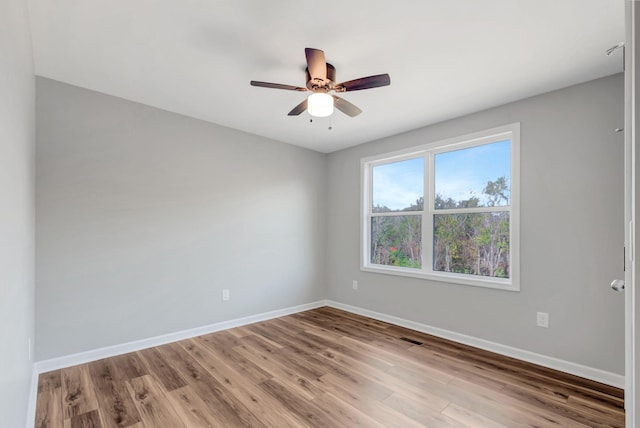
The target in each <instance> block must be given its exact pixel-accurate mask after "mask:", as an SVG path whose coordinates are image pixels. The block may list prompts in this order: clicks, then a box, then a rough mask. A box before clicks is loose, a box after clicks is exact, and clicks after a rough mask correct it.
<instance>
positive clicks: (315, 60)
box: [304, 48, 327, 83]
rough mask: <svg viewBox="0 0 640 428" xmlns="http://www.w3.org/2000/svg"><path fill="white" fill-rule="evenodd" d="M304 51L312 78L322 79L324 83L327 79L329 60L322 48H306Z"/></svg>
mask: <svg viewBox="0 0 640 428" xmlns="http://www.w3.org/2000/svg"><path fill="white" fill-rule="evenodd" d="M304 53H305V55H306V57H307V70H309V76H311V80H321V81H322V82H323V83H324V81H325V80H327V61H326V60H325V58H324V52H323V51H321V50H320V49H313V48H305V50H304Z"/></svg>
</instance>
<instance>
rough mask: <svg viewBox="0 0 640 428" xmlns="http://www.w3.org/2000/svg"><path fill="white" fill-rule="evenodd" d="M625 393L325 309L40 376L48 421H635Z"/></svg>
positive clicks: (67, 426) (42, 417)
mask: <svg viewBox="0 0 640 428" xmlns="http://www.w3.org/2000/svg"><path fill="white" fill-rule="evenodd" d="M623 408H624V406H623V392H622V390H620V389H617V388H613V387H610V386H607V385H602V384H599V383H596V382H593V381H589V380H586V379H582V378H578V377H575V376H571V375H568V374H565V373H561V372H557V371H554V370H551V369H547V368H543V367H539V366H534V365H531V364H528V363H524V362H521V361H518V360H514V359H511V358H507V357H503V356H500V355H496V354H493V353H490V352H487V351H482V350H479V349H475V348H470V347H468V346H464V345H460V344H457V343H454V342H450V341H447V340H443V339H438V338H435V337H433V336H429V335H426V334H423V333H419V332H416V331H412V330H408V329H405V328H402V327H398V326H394V325H391V324H386V323H383V322H380V321H376V320H372V319H369V318H364V317H361V316H358V315H354V314H351V313H348V312H343V311H340V310H337V309H333V308H328V307H323V308H319V309H314V310H311V311H307V312H302V313H298V314H294V315H290V316H286V317H283V318H278V319H273V320H269V321H265V322H260V323H256V324H252V325H248V326H244V327H239V328H234V329H231V330H226V331H222V332H218V333H213V334H209V335H205V336H199V337H196V338H193V339H188V340H184V341H181V342H176V343H171V344H168V345H164V346H159V347H156V348H150V349H145V350H143V351H139V352H133V353H130V354H126V355H121V356H118V357H113V358H108V359H104V360H100V361H95V362H92V363H88V364H84V365H80V366H75V367H71V368H66V369H62V370H56V371H53V372H49V373H44V374H42V375H40V379H39V385H38V401H37V410H36V425H35V426H36V427H38V428H44V427H62V428H75V427H135V428H144V427H146V428H150V427H163V428H164V427H167V428H174V427H244V426H249V427H278V428H281V427H402V428H411V427H473V428H475V427H525V426H526V427H623V426H624V410H623Z"/></svg>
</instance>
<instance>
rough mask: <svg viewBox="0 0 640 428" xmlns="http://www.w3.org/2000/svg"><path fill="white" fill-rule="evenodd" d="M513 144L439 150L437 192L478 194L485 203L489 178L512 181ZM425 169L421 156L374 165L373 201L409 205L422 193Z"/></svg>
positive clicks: (459, 196)
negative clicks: (484, 190)
mask: <svg viewBox="0 0 640 428" xmlns="http://www.w3.org/2000/svg"><path fill="white" fill-rule="evenodd" d="M510 146H511V145H510V142H509V140H505V141H499V142H496V143H492V144H485V145H482V146H476V147H470V148H467V149H461V150H455V151H451V152H446V153H441V154H437V155H436V156H435V177H436V193H439V194H440V195H442V196H443V198H445V199H447V198H453V199H455V200H465V199H469V197H471V196H472V195H475V196H477V197H479V198H480V199H481V203H482V202H483V195H482V190H483V189H484V187H485V186H486V185H487V181H489V180H492V181H493V180H495V179H496V178H498V177H502V176H504V177H506V178H507V182H508V183H510V175H511V171H510V157H511V147H510ZM423 171H424V164H423V160H422V158H418V159H409V160H406V161H400V162H394V163H390V164H386V165H378V166H376V167H374V169H373V204H374V205H378V204H380V205H386V206H387V207H389V208H391V209H392V210H400V209H403V208H406V207H408V206H409V205H411V204H412V203H414V202H415V200H416V199H418V198H420V197H421V196H423V186H424V184H423V182H424V180H423V178H422V177H423Z"/></svg>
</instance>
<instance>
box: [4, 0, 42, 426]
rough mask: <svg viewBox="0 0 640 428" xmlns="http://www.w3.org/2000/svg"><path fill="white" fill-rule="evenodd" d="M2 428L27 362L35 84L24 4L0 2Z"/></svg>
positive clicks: (14, 420)
mask: <svg viewBox="0 0 640 428" xmlns="http://www.w3.org/2000/svg"><path fill="white" fill-rule="evenodd" d="M0 29H1V31H0V426H2V427H20V426H24V425H25V415H26V413H27V401H28V395H29V385H30V380H31V372H32V369H33V364H32V363H31V362H30V361H29V359H28V345H27V343H28V340H29V339H32V338H33V337H34V336H33V292H34V290H33V263H34V261H33V258H34V201H33V192H34V170H33V168H34V165H33V152H34V142H35V79H34V77H33V61H32V53H31V39H30V38H31V36H30V33H29V26H28V18H27V3H26V2H25V1H22V0H9V1H2V2H0Z"/></svg>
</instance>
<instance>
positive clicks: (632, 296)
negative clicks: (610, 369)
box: [624, 0, 640, 427]
mask: <svg viewBox="0 0 640 428" xmlns="http://www.w3.org/2000/svg"><path fill="white" fill-rule="evenodd" d="M625 31H626V33H625V38H626V40H625V90H624V92H625V126H624V128H625V150H624V159H625V160H624V163H625V168H624V169H625V174H624V175H625V179H624V182H625V237H626V238H625V241H626V242H625V247H626V254H627V260H626V261H625V262H626V265H627V268H626V270H625V283H626V286H625V408H626V426H628V427H639V426H640V391H639V390H638V388H639V387H640V293H639V292H638V291H637V287H636V282H637V281H636V278H637V273H638V272H637V271H636V262H635V261H636V259H637V257H636V248H637V246H636V242H640V227H636V226H635V225H640V205H639V204H640V192H639V189H640V173H639V171H638V168H640V142H639V141H638V129H639V128H638V126H639V125H640V115H639V114H638V113H639V112H640V105H639V103H638V101H639V100H640V3H639V2H638V1H637V0H626V1H625Z"/></svg>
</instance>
